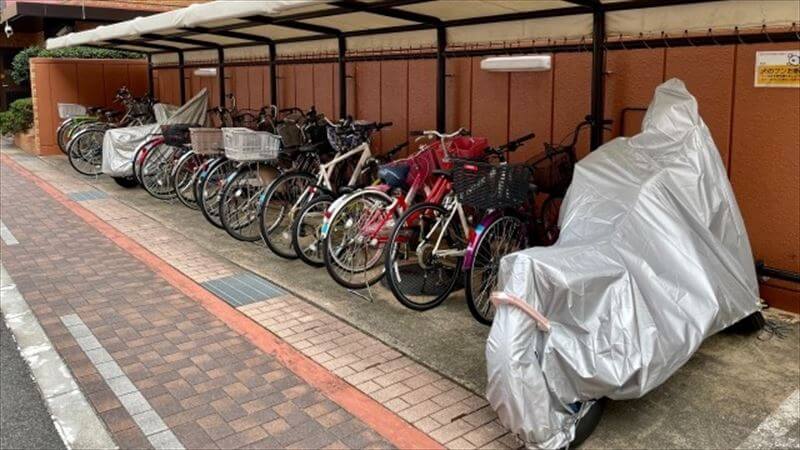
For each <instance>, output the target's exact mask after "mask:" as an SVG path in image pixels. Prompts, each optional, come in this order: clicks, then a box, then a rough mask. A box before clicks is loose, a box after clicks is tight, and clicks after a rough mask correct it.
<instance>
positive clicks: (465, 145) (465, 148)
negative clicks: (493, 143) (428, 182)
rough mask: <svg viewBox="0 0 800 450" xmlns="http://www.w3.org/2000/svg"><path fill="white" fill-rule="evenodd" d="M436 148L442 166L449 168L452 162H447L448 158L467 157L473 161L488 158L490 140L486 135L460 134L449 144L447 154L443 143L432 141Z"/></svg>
mask: <svg viewBox="0 0 800 450" xmlns="http://www.w3.org/2000/svg"><path fill="white" fill-rule="evenodd" d="M431 145H433V146H434V148H435V150H436V157H437V159H438V160H439V161H440V162H441V163H442V164H441V165H442V167H443V168H445V169H449V168H450V167H452V164H451V163H447V162H446V158H456V159H466V160H471V161H481V160H483V159H485V158H486V149H487V148H489V140H488V139H486V138H485V137H472V136H458V137H456V138H453V139H451V140H450V141H449V142H448V143H447V145H448V148H447V155H445V153H444V152H443V151H442V146H441V144H440V143H439V142H438V141H437V142H433V143H431Z"/></svg>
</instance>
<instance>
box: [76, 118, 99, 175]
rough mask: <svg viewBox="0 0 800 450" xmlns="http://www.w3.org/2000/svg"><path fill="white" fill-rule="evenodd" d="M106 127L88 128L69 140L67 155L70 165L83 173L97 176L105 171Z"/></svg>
mask: <svg viewBox="0 0 800 450" xmlns="http://www.w3.org/2000/svg"><path fill="white" fill-rule="evenodd" d="M104 134H105V129H104V128H88V129H85V130H83V131H81V132H79V133H78V134H76V135H75V136H74V137H73V138H72V139H70V141H69V145H68V146H67V156H68V157H69V163H70V165H71V166H72V167H73V168H74V169H75V170H77V171H78V173H81V174H83V175H88V176H97V175H100V174H101V173H103V135H104Z"/></svg>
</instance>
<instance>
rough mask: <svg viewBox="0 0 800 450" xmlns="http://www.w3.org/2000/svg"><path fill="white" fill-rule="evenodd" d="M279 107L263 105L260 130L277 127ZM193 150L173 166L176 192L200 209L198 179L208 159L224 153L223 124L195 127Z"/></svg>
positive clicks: (192, 140)
mask: <svg viewBox="0 0 800 450" xmlns="http://www.w3.org/2000/svg"><path fill="white" fill-rule="evenodd" d="M276 117H277V109H276V108H275V107H274V106H269V107H263V108H261V110H260V111H259V114H258V123H257V124H256V129H258V130H266V131H269V130H274V129H275V125H274V122H275V118H276ZM189 131H190V139H191V150H189V151H188V152H186V153H185V154H183V156H181V157H180V158H179V159H178V162H177V163H176V164H175V167H174V168H173V169H172V174H171V178H172V185H173V186H174V187H175V195H176V197H177V198H178V200H179V201H180V202H181V203H183V205H184V206H186V207H188V208H190V209H200V206H199V205H198V203H197V197H196V193H197V188H196V184H197V179H198V175H199V174H200V173H201V171H202V170H203V168H204V167H206V163H207V162H210V161H211V160H213V159H215V158H218V157H220V156H223V155H224V147H223V145H224V144H223V139H222V130H221V129H220V128H200V127H197V128H191V129H190V130H189Z"/></svg>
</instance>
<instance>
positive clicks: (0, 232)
mask: <svg viewBox="0 0 800 450" xmlns="http://www.w3.org/2000/svg"><path fill="white" fill-rule="evenodd" d="M0 239H2V240H3V242H5V243H6V245H17V244H19V241H18V240H17V238H15V237H14V235H13V234H11V230H9V229H8V227H7V226H6V224H4V223H3V222H2V221H0Z"/></svg>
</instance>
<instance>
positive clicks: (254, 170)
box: [219, 163, 277, 242]
mask: <svg viewBox="0 0 800 450" xmlns="http://www.w3.org/2000/svg"><path fill="white" fill-rule="evenodd" d="M276 176H277V170H276V169H275V168H273V167H269V166H266V165H264V164H262V163H257V164H248V165H245V166H242V167H240V168H239V169H238V170H237V171H236V173H235V174H234V175H232V176H230V177H229V178H228V181H227V182H226V183H225V187H224V188H223V189H222V192H221V194H220V195H221V197H220V202H219V217H220V222H221V223H222V226H223V227H224V228H225V231H227V232H228V234H230V235H231V236H232V237H233V238H235V239H238V240H240V241H247V242H253V241H256V240H258V238H259V236H260V232H259V226H258V205H259V201H260V199H261V196H262V194H263V193H264V191H265V189H266V188H267V186H269V184H270V183H272V181H273V180H275V178H276Z"/></svg>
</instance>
